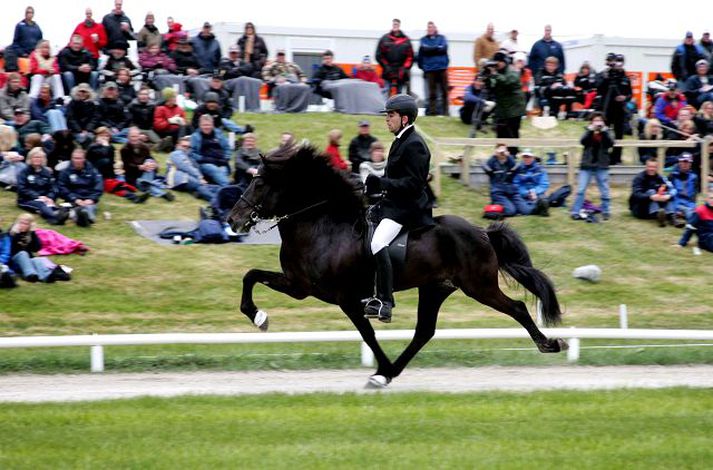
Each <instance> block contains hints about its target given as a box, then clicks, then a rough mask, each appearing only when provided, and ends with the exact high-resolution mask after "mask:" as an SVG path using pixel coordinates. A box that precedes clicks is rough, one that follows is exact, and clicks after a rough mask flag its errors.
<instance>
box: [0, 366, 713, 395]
mask: <svg viewBox="0 0 713 470" xmlns="http://www.w3.org/2000/svg"><path fill="white" fill-rule="evenodd" d="M368 375H369V371H368V370H366V369H355V370H311V371H266V372H185V373H184V372H165V373H141V374H113V373H105V374H77V375H8V376H0V402H47V401H79V400H82V401H84V400H106V399H117V398H133V397H139V396H159V397H171V396H177V395H187V394H191V395H244V394H259V393H270V392H275V393H289V394H301V393H314V392H336V393H348V392H356V393H361V392H365V390H364V388H363V387H364V384H365V383H366V380H367V378H368ZM675 386H686V387H701V388H713V366H705V365H695V366H666V367H663V366H615V367H581V366H565V367H481V368H455V369H435V368H434V369H407V370H406V372H405V373H404V375H403V376H402V377H400V378H398V379H397V380H396V381H394V382H393V383H392V384H391V385H390V386H389V388H388V389H387V393H396V392H410V391H433V392H470V391H488V390H503V391H505V390H507V391H522V392H527V391H535V390H554V389H578V390H593V389H612V388H626V387H628V388H664V387H675Z"/></svg>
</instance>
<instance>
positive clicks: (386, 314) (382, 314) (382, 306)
mask: <svg viewBox="0 0 713 470" xmlns="http://www.w3.org/2000/svg"><path fill="white" fill-rule="evenodd" d="M392 308H393V306H392V305H391V304H390V303H389V302H384V301H382V300H381V299H379V298H378V297H372V298H371V299H368V300H367V303H366V305H365V306H364V318H378V319H379V321H380V322H383V323H391V309H392Z"/></svg>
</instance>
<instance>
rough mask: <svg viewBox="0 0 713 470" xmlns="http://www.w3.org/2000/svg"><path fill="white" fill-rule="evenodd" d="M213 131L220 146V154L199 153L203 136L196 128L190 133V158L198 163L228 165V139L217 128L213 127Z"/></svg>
mask: <svg viewBox="0 0 713 470" xmlns="http://www.w3.org/2000/svg"><path fill="white" fill-rule="evenodd" d="M213 133H214V134H215V137H216V138H217V140H218V143H219V144H220V147H221V149H222V150H223V152H222V155H221V156H215V155H213V156H209V155H202V154H201V148H202V147H203V141H204V138H203V134H202V133H201V131H200V129H198V130H197V131H195V132H194V133H193V134H191V158H192V159H193V161H194V162H196V163H198V164H199V165H200V164H203V163H212V164H214V165H218V166H230V145H228V139H226V138H225V136H224V135H223V133H222V132H220V130H219V129H214V130H213Z"/></svg>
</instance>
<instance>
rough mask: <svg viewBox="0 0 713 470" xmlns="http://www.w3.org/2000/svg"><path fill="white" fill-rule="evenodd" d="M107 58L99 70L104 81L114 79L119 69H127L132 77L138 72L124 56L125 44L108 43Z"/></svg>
mask: <svg viewBox="0 0 713 470" xmlns="http://www.w3.org/2000/svg"><path fill="white" fill-rule="evenodd" d="M108 49H109V58H108V59H107V61H106V63H104V67H103V68H102V70H101V75H102V77H104V80H105V81H115V80H116V75H117V73H118V72H119V70H121V69H128V70H129V73H130V74H131V76H132V77H136V76H138V75H139V74H140V71H139V69H137V68H136V65H134V63H133V62H131V60H130V59H129V58H128V57H126V50H127V46H125V45H123V44H121V43H120V44H109V46H108Z"/></svg>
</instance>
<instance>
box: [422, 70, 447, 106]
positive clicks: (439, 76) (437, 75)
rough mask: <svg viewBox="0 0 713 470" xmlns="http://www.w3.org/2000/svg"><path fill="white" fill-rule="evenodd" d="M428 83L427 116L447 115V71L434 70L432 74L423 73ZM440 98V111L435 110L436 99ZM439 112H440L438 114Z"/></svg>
mask: <svg viewBox="0 0 713 470" xmlns="http://www.w3.org/2000/svg"><path fill="white" fill-rule="evenodd" d="M424 75H425V76H426V81H427V83H428V109H427V110H426V114H427V115H428V116H435V115H437V114H442V115H444V116H447V115H448V71H447V70H436V71H434V72H424ZM439 95H440V98H441V109H440V110H437V109H436V105H437V104H438V97H439ZM439 111H440V112H439Z"/></svg>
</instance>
